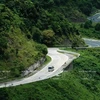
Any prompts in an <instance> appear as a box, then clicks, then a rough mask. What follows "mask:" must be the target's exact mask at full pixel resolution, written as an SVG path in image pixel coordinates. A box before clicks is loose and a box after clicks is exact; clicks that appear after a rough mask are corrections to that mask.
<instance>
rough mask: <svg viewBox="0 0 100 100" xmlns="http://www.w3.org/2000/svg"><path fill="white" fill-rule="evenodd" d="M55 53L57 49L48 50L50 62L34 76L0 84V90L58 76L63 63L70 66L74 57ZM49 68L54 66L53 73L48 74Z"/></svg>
mask: <svg viewBox="0 0 100 100" xmlns="http://www.w3.org/2000/svg"><path fill="white" fill-rule="evenodd" d="M57 51H58V49H57V48H48V56H50V57H51V59H52V60H51V62H50V63H49V64H48V65H47V66H45V67H44V68H43V69H41V70H40V71H38V72H37V73H36V74H34V75H32V76H30V77H27V78H23V79H20V80H14V81H10V82H6V83H3V84H0V88H2V87H9V86H16V85H21V84H26V83H31V82H36V81H40V80H44V79H48V78H50V77H53V76H55V75H58V74H59V73H61V72H62V71H63V65H64V64H65V62H66V64H70V62H71V61H72V60H73V59H75V56H72V55H66V54H63V53H59V52H57ZM49 66H54V71H52V72H48V67H49ZM66 66H67V65H66Z"/></svg>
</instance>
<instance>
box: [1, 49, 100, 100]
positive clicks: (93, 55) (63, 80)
mask: <svg viewBox="0 0 100 100" xmlns="http://www.w3.org/2000/svg"><path fill="white" fill-rule="evenodd" d="M99 51H100V48H97V49H96V48H94V49H86V50H79V51H76V52H79V53H80V54H81V56H80V57H79V58H78V59H76V60H75V61H74V62H73V70H72V71H70V72H64V73H62V74H61V75H60V76H56V77H54V78H51V79H48V80H44V81H40V82H35V83H31V84H27V85H21V86H16V87H9V88H3V89H0V94H1V95H0V99H1V100H13V99H14V100H17V99H18V100H22V99H24V100H29V99H30V100H49V99H50V100H51V99H52V100H56V99H57V100H73V99H74V100H94V99H95V100H99V94H100V77H99V75H100V59H99V58H100V52H99ZM27 91H28V92H27Z"/></svg>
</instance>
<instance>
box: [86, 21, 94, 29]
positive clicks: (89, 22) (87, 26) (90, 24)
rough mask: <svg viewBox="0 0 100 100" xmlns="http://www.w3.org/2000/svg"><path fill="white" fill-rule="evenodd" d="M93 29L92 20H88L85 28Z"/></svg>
mask: <svg viewBox="0 0 100 100" xmlns="http://www.w3.org/2000/svg"><path fill="white" fill-rule="evenodd" d="M91 27H92V21H91V20H88V21H86V22H85V24H84V28H86V29H88V28H91Z"/></svg>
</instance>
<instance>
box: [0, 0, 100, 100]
mask: <svg viewBox="0 0 100 100" xmlns="http://www.w3.org/2000/svg"><path fill="white" fill-rule="evenodd" d="M98 9H100V1H99V0H0V81H2V80H3V81H4V80H6V79H12V78H16V77H17V78H18V77H20V75H21V72H22V71H23V70H25V69H26V68H27V67H29V66H30V65H32V64H34V63H35V62H37V61H38V60H39V59H40V58H41V57H46V54H47V47H52V46H63V45H64V46H71V47H72V48H74V47H78V46H85V43H84V41H83V40H82V37H83V36H85V37H94V38H98V39H100V23H92V22H91V21H87V17H88V16H91V15H92V14H94V13H95V12H96V11H98ZM99 51H100V49H99V48H96V49H87V50H82V51H79V53H80V54H81V56H80V57H79V58H78V59H77V60H75V61H74V63H73V65H74V69H73V70H72V71H71V72H65V73H63V74H61V75H60V76H58V77H54V78H51V79H48V80H44V81H40V82H36V83H31V84H27V85H21V86H17V87H9V88H3V89H0V100H99V99H100V97H99V94H100V81H99V79H100V78H99V76H100V67H99V66H100V60H99V58H100V53H99ZM6 72H8V73H6ZM9 72H10V73H9Z"/></svg>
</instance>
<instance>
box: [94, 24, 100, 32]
mask: <svg viewBox="0 0 100 100" xmlns="http://www.w3.org/2000/svg"><path fill="white" fill-rule="evenodd" d="M95 30H97V31H100V23H97V24H96V25H95Z"/></svg>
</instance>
